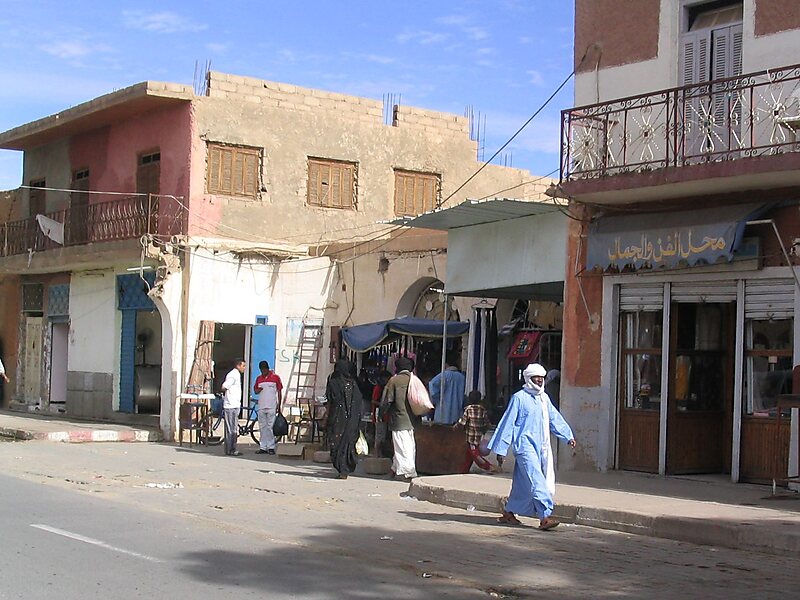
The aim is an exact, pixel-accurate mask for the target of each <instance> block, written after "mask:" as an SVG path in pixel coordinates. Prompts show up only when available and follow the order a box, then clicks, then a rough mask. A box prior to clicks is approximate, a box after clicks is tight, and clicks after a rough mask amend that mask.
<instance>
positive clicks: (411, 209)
mask: <svg viewBox="0 0 800 600" xmlns="http://www.w3.org/2000/svg"><path fill="white" fill-rule="evenodd" d="M0 147H2V148H6V149H16V150H22V151H24V153H25V154H24V163H23V176H22V177H23V187H22V188H21V190H20V194H19V198H20V199H19V202H18V203H17V204H18V208H19V209H20V210H21V211H22V213H21V215H20V216H19V217H20V218H18V219H16V220H10V221H9V222H7V223H5V224H4V225H3V239H4V246H3V248H2V257H0V285H2V286H3V287H2V289H3V290H4V298H3V300H4V301H3V305H4V306H3V311H2V313H3V320H2V321H0V327H1V329H0V339H2V342H3V347H4V349H5V353H6V356H9V355H11V356H13V355H14V354H15V353H16V354H17V358H16V361H12V365H11V366H10V368H11V369H13V370H14V375H15V377H14V383H15V387H14V390H13V394H10V395H12V396H13V397H11V398H9V397H8V396H9V394H7V398H6V402H7V403H8V402H9V401H13V402H14V403H15V405H16V406H20V407H22V408H26V407H28V408H38V409H39V410H43V411H64V412H66V413H67V414H73V415H78V416H86V417H98V418H120V417H123V416H124V415H125V414H129V413H139V414H140V415H141V414H142V413H151V414H154V415H158V417H155V416H154V417H153V418H154V419H155V418H158V419H159V422H160V426H161V428H162V430H163V431H164V432H165V434H166V435H167V436H170V435H172V434H173V432H174V431H175V414H176V402H177V400H176V398H177V396H178V394H179V393H180V392H181V391H183V390H185V389H186V387H187V385H188V384H189V383H190V381H194V382H195V383H198V382H197V381H196V378H197V377H198V376H199V377H200V380H201V381H202V379H203V376H202V372H206V373H207V372H208V370H209V368H210V369H211V370H212V371H213V374H214V375H215V376H216V377H217V378H218V377H219V376H224V372H221V371H224V370H225V369H226V368H230V361H231V360H233V359H234V358H236V357H244V358H245V359H248V360H251V361H252V362H254V363H255V362H258V360H261V359H262V358H267V359H268V360H270V362H273V363H274V366H275V367H276V369H277V371H278V372H279V373H280V375H281V376H282V377H283V378H284V380H288V379H290V378H291V375H292V368H293V366H294V365H295V362H296V347H297V343H298V339H297V338H298V332H299V330H300V328H301V327H302V323H303V322H304V321H305V322H309V321H313V322H314V323H317V324H319V323H320V322H321V323H324V327H325V328H324V332H325V338H324V341H323V347H325V348H326V349H327V347H328V346H329V345H330V344H331V339H330V326H341V325H348V324H354V323H359V322H366V321H374V320H377V319H382V318H392V317H395V316H400V315H405V314H411V313H414V312H417V313H418V314H419V316H424V313H425V309H424V307H425V306H427V304H428V302H427V298H428V297H429V296H430V295H431V293H430V289H431V288H433V289H438V288H436V285H437V282H440V281H442V280H443V278H444V277H445V269H446V238H445V237H444V235H442V234H437V233H436V232H422V234H419V233H402V232H400V231H397V228H396V227H392V226H389V225H385V224H381V223H380V222H386V221H389V220H391V219H394V218H397V217H398V216H407V215H416V214H420V213H423V212H425V211H428V210H431V209H433V208H434V207H436V206H438V205H439V204H441V203H442V202H443V201H444V200H446V199H448V198H449V196H450V195H452V193H453V192H454V191H455V190H457V189H458V188H459V187H460V186H461V184H462V183H463V182H464V181H466V180H467V179H468V178H469V176H470V175H472V174H473V173H474V171H475V170H476V169H477V168H478V167H479V166H480V163H479V162H478V161H477V160H476V142H475V141H474V140H472V139H470V135H469V123H468V120H467V119H466V118H464V117H461V116H456V115H452V114H445V113H439V112H434V111H428V110H423V109H417V108H413V107H407V106H389V107H388V110H387V107H385V106H384V105H383V104H382V103H381V102H380V101H376V100H372V99H367V98H358V97H352V96H347V95H343V94H336V93H330V92H325V91H320V90H312V89H305V88H300V87H296V86H293V85H287V84H282V83H274V82H270V81H264V80H260V79H255V78H249V77H240V76H233V75H226V74H221V73H214V72H212V73H210V74H209V76H208V80H207V85H206V89H205V91H204V94H203V95H195V94H194V92H193V90H192V89H191V88H189V87H187V86H183V85H177V84H165V83H155V82H145V83H140V84H137V85H134V86H131V87H129V88H126V89H123V90H119V91H116V92H113V93H110V94H108V95H105V96H102V97H99V98H96V99H94V100H92V101H90V102H87V103H84V104H81V105H78V106H75V107H73V108H69V109H67V110H65V111H63V112H60V113H58V114H55V115H51V116H49V117H46V118H44V119H40V120H38V121H34V122H31V123H28V124H25V125H22V126H20V127H17V128H15V129H12V130H10V131H7V132H5V133H2V134H0ZM532 179H533V178H532V177H531V175H530V173H528V172H527V171H524V170H519V169H511V168H506V167H500V166H494V165H487V168H485V169H484V170H483V171H482V172H481V174H480V176H479V177H476V178H475V179H474V180H472V181H471V182H469V183H468V184H467V185H466V186H464V187H463V189H460V190H459V191H458V194H457V195H455V196H454V197H453V198H452V199H451V202H452V203H455V202H460V201H463V200H464V199H465V198H467V197H483V196H486V195H490V194H494V193H496V192H498V191H500V190H504V189H506V188H509V187H511V186H516V187H518V189H519V190H520V193H521V194H523V195H525V197H529V198H533V197H536V196H537V195H540V194H541V193H542V192H543V190H544V189H545V185H544V183H545V182H543V181H538V182H537V183H535V184H530V185H528V186H525V185H523V184H525V182H527V181H530V180H532ZM527 188H530V189H527ZM420 307H423V308H420ZM465 314H466V312H465ZM9 349H11V350H9ZM322 354H323V355H324V358H321V359H320V363H321V364H320V365H319V371H318V374H317V380H318V385H319V386H322V387H324V375H325V374H326V373H327V369H328V358H329V357H328V353H327V351H326V352H323V353H322ZM4 358H5V356H4ZM210 361H214V366H213V367H209V363H210ZM13 362H16V368H14V366H15V365H14V364H13ZM201 363H202V364H201ZM198 373H200V375H198ZM193 377H194V378H195V380H193V379H192V378H193ZM204 383H208V382H207V381H205V382H204Z"/></svg>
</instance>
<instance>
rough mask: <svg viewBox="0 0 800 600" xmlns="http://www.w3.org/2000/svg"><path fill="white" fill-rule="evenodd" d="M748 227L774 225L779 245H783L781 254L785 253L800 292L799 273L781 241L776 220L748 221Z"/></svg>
mask: <svg viewBox="0 0 800 600" xmlns="http://www.w3.org/2000/svg"><path fill="white" fill-rule="evenodd" d="M746 224H747V225H772V230H773V231H774V232H775V237H776V238H777V239H778V243H779V244H780V245H781V252H783V257H784V258H785V259H786V264H787V265H789V268H790V269H791V270H792V277H794V284H795V286H796V287H797V289H798V291H800V279H798V278H797V272H796V271H795V269H794V266H793V265H792V259H791V258H790V257H789V253H788V252H787V251H786V246H784V245H783V240H782V239H781V234H780V233H778V226H777V225H775V220H774V219H758V220H756V221H747V223H746Z"/></svg>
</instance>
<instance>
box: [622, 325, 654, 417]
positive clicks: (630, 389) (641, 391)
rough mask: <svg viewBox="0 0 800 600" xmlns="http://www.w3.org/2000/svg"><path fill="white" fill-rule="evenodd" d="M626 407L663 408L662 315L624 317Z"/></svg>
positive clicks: (624, 395) (624, 403)
mask: <svg viewBox="0 0 800 600" xmlns="http://www.w3.org/2000/svg"><path fill="white" fill-rule="evenodd" d="M621 320H622V323H621V327H620V335H621V336H622V344H621V345H622V353H621V354H622V365H621V366H622V393H623V398H622V402H623V404H622V405H623V407H624V408H630V409H639V410H655V411H657V410H658V409H659V407H660V406H661V335H662V331H661V323H662V311H660V310H659V311H654V312H631V313H622V315H621Z"/></svg>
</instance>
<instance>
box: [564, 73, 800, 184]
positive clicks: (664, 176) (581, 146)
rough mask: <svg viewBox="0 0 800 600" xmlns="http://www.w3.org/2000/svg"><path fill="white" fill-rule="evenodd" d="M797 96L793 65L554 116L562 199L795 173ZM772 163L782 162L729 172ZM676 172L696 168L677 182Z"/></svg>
mask: <svg viewBox="0 0 800 600" xmlns="http://www.w3.org/2000/svg"><path fill="white" fill-rule="evenodd" d="M799 88H800V65H794V66H789V67H783V68H781V69H777V70H772V71H763V72H758V73H750V74H747V75H740V76H738V77H732V78H728V79H718V80H714V81H709V82H705V83H702V84H698V85H689V86H684V87H678V88H672V89H667V90H659V91H656V92H652V93H649V94H643V95H640V96H631V97H628V98H622V99H618V100H613V101H610V102H602V103H599V104H593V105H590V106H582V107H578V108H571V109H568V110H565V111H562V114H561V183H562V185H563V186H564V188H565V190H571V192H570V193H573V192H581V193H583V192H586V193H590V192H593V193H599V192H602V191H603V190H604V189H605V191H610V190H612V189H614V190H616V191H617V192H619V191H620V190H623V189H624V188H626V187H630V189H633V188H635V187H638V188H641V187H646V186H648V185H649V186H656V185H663V184H668V183H673V184H675V183H680V182H685V181H686V180H687V179H709V178H712V177H726V176H735V175H746V174H748V173H750V174H752V175H754V176H757V175H763V174H764V172H765V171H769V170H770V169H772V170H776V171H780V170H783V171H788V170H792V169H797V168H798V164H800V163H798V162H797V159H798V157H800V154H792V153H798V152H800V143H799V142H798V137H797V132H798V129H800V89H799ZM775 156H783V157H784V160H782V161H781V160H777V161H775V160H773V161H772V162H770V163H768V164H765V163H764V161H763V160H762V161H759V160H756V161H752V160H751V161H747V162H748V163H749V166H747V167H746V166H745V164H744V163H737V164H736V165H732V162H733V161H742V160H743V159H759V158H762V157H775ZM715 165H716V166H715ZM677 167H698V168H695V169H692V168H689V169H681V170H680V171H679V172H678V173H679V174H678V173H676V172H675V168H677ZM659 171H661V173H659ZM670 171H671V172H670ZM690 171H694V173H693V174H691V175H690V173H689V172H690ZM624 174H631V176H630V177H628V178H627V179H629V183H628V184H627V185H625V184H622V182H621V181H616V182H615V183H613V184H611V185H609V183H610V180H608V179H606V178H612V180H613V179H622V180H624V179H626V178H625V177H622V178H617V177H614V176H619V175H624ZM636 174H638V175H646V177H638V178H637V177H636ZM754 179H757V177H754ZM762 179H763V177H762ZM601 180H605V185H598V184H600V183H601ZM784 180H786V177H784ZM787 183H791V184H795V182H793V181H791V182H789V181H788V180H787ZM760 184H761V185H763V184H764V181H761V182H760ZM739 185H740V187H741V182H740V184H739ZM711 191H713V190H711ZM717 191H726V190H724V189H723V188H722V187H720V188H719V189H718V190H717Z"/></svg>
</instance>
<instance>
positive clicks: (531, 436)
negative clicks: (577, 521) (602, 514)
mask: <svg viewBox="0 0 800 600" xmlns="http://www.w3.org/2000/svg"><path fill="white" fill-rule="evenodd" d="M546 374H547V371H546V370H545V369H544V367H542V365H539V364H532V365H528V366H527V367H526V368H525V370H524V371H523V372H522V376H523V378H524V379H525V385H524V386H523V387H522V389H521V390H520V391H518V392H517V393H516V394H514V395H513V396H512V397H511V400H510V401H509V403H508V407H507V408H506V412H505V414H504V415H503V418H502V419H501V420H500V423H499V425H498V426H497V430H496V431H495V433H494V435H493V436H492V439H491V440H490V441H489V449H491V450H492V451H494V452H495V453H496V454H497V455H498V456H505V455H506V453H507V452H508V449H509V448H513V450H514V455H515V457H516V459H515V460H516V462H515V464H514V477H513V479H512V482H511V493H510V494H509V495H508V501H507V502H506V505H505V508H504V510H503V514H502V516H501V517H500V519H499V521H500V522H501V523H507V524H509V525H520V521H519V519H517V517H516V515H518V514H519V515H526V516H529V517H537V518H538V519H539V529H543V530H547V529H552V528H553V527H555V526H557V525H558V521H556V520H555V519H554V518H552V517H551V516H550V515H551V513H552V512H553V494H554V493H555V489H556V477H555V469H554V466H553V450H552V448H551V447H550V432H553V433H554V434H555V435H556V436H557V437H559V438H561V439H562V440H564V441H566V442H567V443H568V444H569V445H570V447H572V448H574V447H575V445H576V442H575V437H574V436H573V434H572V429H570V426H569V425H567V422H566V421H565V420H564V417H562V416H561V414H560V413H559V412H558V410H556V408H555V407H554V406H553V403H552V402H551V401H550V398H549V397H548V396H547V394H546V393H545V391H544V378H545V375H546Z"/></svg>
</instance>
